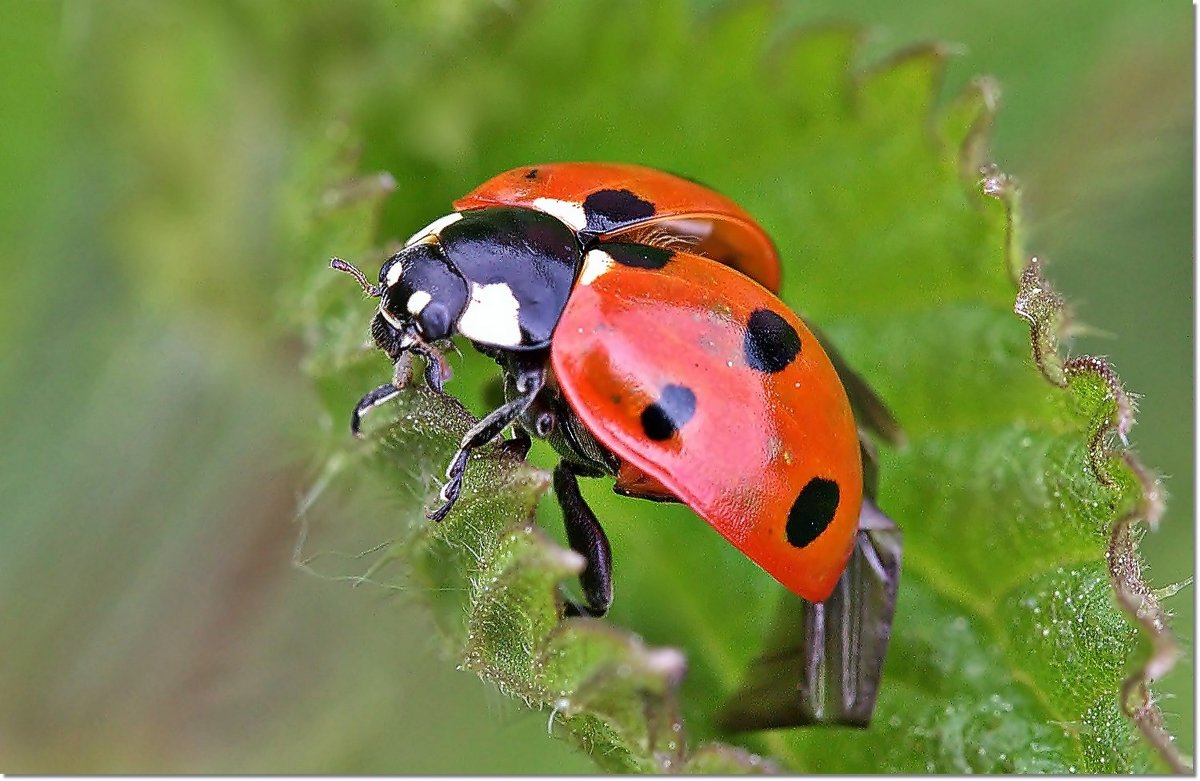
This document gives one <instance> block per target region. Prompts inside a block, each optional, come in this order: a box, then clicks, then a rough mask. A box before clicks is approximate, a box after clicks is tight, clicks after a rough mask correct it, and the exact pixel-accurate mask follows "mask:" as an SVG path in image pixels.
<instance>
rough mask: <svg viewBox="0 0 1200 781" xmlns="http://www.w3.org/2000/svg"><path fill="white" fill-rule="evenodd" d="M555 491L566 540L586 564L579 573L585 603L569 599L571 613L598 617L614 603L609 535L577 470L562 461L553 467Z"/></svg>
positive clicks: (568, 604) (569, 612) (569, 613)
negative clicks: (584, 491)
mask: <svg viewBox="0 0 1200 781" xmlns="http://www.w3.org/2000/svg"><path fill="white" fill-rule="evenodd" d="M554 495H555V496H557V497H558V505H559V506H560V507H561V508H562V512H563V525H564V526H565V527H566V529H567V541H568V542H569V543H570V544H571V550H573V551H575V552H576V553H578V554H580V555H581V556H583V558H584V559H585V560H586V561H587V566H586V567H585V568H584V570H583V572H581V573H580V574H579V584H580V585H581V586H582V587H583V598H584V601H585V604H583V605H579V604H576V603H575V602H572V601H570V600H568V601H567V615H568V616H594V617H596V618H599V617H600V616H603V615H604V614H605V613H607V612H608V608H609V606H610V605H611V604H612V598H613V589H612V549H611V548H610V547H609V545H608V537H607V536H606V535H605V534H604V529H603V528H601V526H600V521H598V520H597V519H596V514H595V513H593V512H592V508H590V507H588V505H587V502H585V501H584V500H583V495H582V494H580V493H579V481H578V480H577V479H576V475H575V472H574V471H573V470H572V469H571V467H570V466H568V465H567V462H565V461H560V462H558V466H557V467H555V468H554Z"/></svg>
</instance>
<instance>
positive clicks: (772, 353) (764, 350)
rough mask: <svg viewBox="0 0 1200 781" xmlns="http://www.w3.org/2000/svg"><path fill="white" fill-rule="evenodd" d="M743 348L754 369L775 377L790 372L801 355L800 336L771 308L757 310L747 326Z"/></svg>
mask: <svg viewBox="0 0 1200 781" xmlns="http://www.w3.org/2000/svg"><path fill="white" fill-rule="evenodd" d="M742 347H743V349H744V350H745V352H746V363H747V364H749V366H750V368H751V369H757V370H758V371H760V372H768V373H770V374H774V373H775V372H781V371H783V370H784V369H786V368H787V367H788V365H789V364H790V363H791V362H792V361H794V360H796V356H797V355H799V354H800V334H798V333H796V329H795V328H792V325H791V323H789V322H788V321H787V320H784V319H783V318H782V317H781V316H779V315H777V314H776V313H774V312H772V311H771V310H770V309H755V310H754V311H753V312H751V313H750V319H749V321H747V323H746V339H745V341H744V342H743V343H742Z"/></svg>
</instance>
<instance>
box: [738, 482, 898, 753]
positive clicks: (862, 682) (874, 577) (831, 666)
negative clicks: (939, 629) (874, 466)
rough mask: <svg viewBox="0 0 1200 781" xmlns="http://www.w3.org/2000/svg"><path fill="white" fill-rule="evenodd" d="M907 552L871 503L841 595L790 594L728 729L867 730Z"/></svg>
mask: <svg viewBox="0 0 1200 781" xmlns="http://www.w3.org/2000/svg"><path fill="white" fill-rule="evenodd" d="M901 547H902V546H901V539H900V530H899V529H897V528H896V525H895V524H894V523H892V521H891V519H889V518H888V517H887V516H886V515H884V514H883V512H882V511H881V510H880V509H879V508H878V507H876V506H875V504H874V503H873V502H871V501H864V502H863V509H862V513H861V514H860V515H859V526H858V535H857V536H856V537H855V541H854V550H853V552H852V553H851V555H850V562H849V564H848V565H847V567H846V571H845V572H844V573H843V574H842V577H841V579H840V580H839V581H838V582H837V585H836V586H835V587H834V590H833V594H831V595H830V597H829V599H827V600H825V601H824V602H821V603H819V604H812V603H810V602H806V601H804V600H802V599H800V598H799V597H796V596H793V595H791V594H789V595H787V597H786V598H785V599H784V601H783V602H782V603H781V605H780V609H779V612H778V614H777V616H776V620H775V626H774V627H773V631H772V637H773V639H772V640H771V641H770V643H769V644H768V646H767V647H766V648H765V649H764V653H763V654H762V655H761V656H760V657H759V658H758V660H757V661H756V662H755V663H754V665H753V667H752V668H751V670H750V673H749V675H748V677H747V681H746V682H745V683H744V684H743V686H742V688H741V689H740V690H739V691H738V692H737V694H736V695H734V697H733V698H732V699H731V700H730V701H729V702H727V703H726V704H725V707H724V709H723V712H722V714H721V717H720V718H721V723H722V726H724V727H725V728H726V729H729V730H732V731H742V730H754V729H774V728H778V727H797V726H803V725H807V724H842V725H847V726H852V727H866V726H867V725H868V724H869V723H870V721H871V714H872V713H873V712H874V710H875V700H876V697H877V695H878V694H879V680H880V677H881V676H882V675H883V660H884V656H885V654H886V653H887V646H888V640H889V639H890V637H891V632H892V617H893V615H894V614H895V610H896V591H897V586H898V585H899V581H900V558H901Z"/></svg>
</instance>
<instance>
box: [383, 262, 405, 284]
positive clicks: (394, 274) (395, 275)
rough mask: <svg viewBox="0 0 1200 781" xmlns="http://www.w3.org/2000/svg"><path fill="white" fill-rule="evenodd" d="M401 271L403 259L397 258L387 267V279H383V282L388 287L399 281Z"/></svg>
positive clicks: (402, 271) (402, 269)
mask: <svg viewBox="0 0 1200 781" xmlns="http://www.w3.org/2000/svg"><path fill="white" fill-rule="evenodd" d="M403 273H404V260H403V259H401V260H397V261H396V262H395V263H393V264H392V267H391V268H389V269H388V273H387V279H385V280H384V282H385V283H386V284H387V286H388V287H392V286H393V285H395V284H396V283H397V282H399V281H400V275H401V274H403Z"/></svg>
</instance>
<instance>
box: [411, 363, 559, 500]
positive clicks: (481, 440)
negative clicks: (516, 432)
mask: <svg viewBox="0 0 1200 781" xmlns="http://www.w3.org/2000/svg"><path fill="white" fill-rule="evenodd" d="M515 383H516V389H517V395H516V396H515V397H514V398H513V399H512V400H511V401H508V402H506V403H504V404H502V405H501V406H500V407H499V408H497V409H495V410H493V411H492V412H491V413H489V414H488V415H487V416H486V417H484V418H483V419H482V420H480V421H479V422H478V423H476V424H475V425H474V426H472V427H471V430H470V431H468V432H467V433H466V435H464V436H463V438H462V442H460V443H459V445H458V452H456V453H455V454H454V458H452V459H451V460H450V466H448V467H447V468H446V485H444V486H443V487H442V491H441V494H440V495H439V496H440V498H441V500H442V506H441V507H438V508H437V509H436V510H431V511H430V512H428V513H426V517H427V518H429V519H430V520H431V521H440V520H442V519H443V518H445V517H446V514H447V513H449V512H450V510H451V508H453V507H454V503H455V502H457V501H458V495H459V493H461V491H462V482H463V475H464V474H465V473H466V471H467V459H468V458H470V456H471V451H472V450H474V449H475V448H477V447H481V446H483V445H486V444H487V443H489V442H491V441H492V440H493V439H495V438H496V437H498V436H500V435H501V434H502V433H503V432H504V429H506V428H508V427H509V426H511V425H512V424H513V422H514V421H516V420H517V418H519V417H521V414H522V413H523V412H525V410H527V409H528V408H529V405H530V404H532V403H533V400H534V399H535V398H536V397H537V395H538V393H540V392H541V390H542V387H543V386H545V384H546V369H545V367H543V366H537V367H530V368H524V369H521V370H519V371H518V372H517V374H516V378H515Z"/></svg>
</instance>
